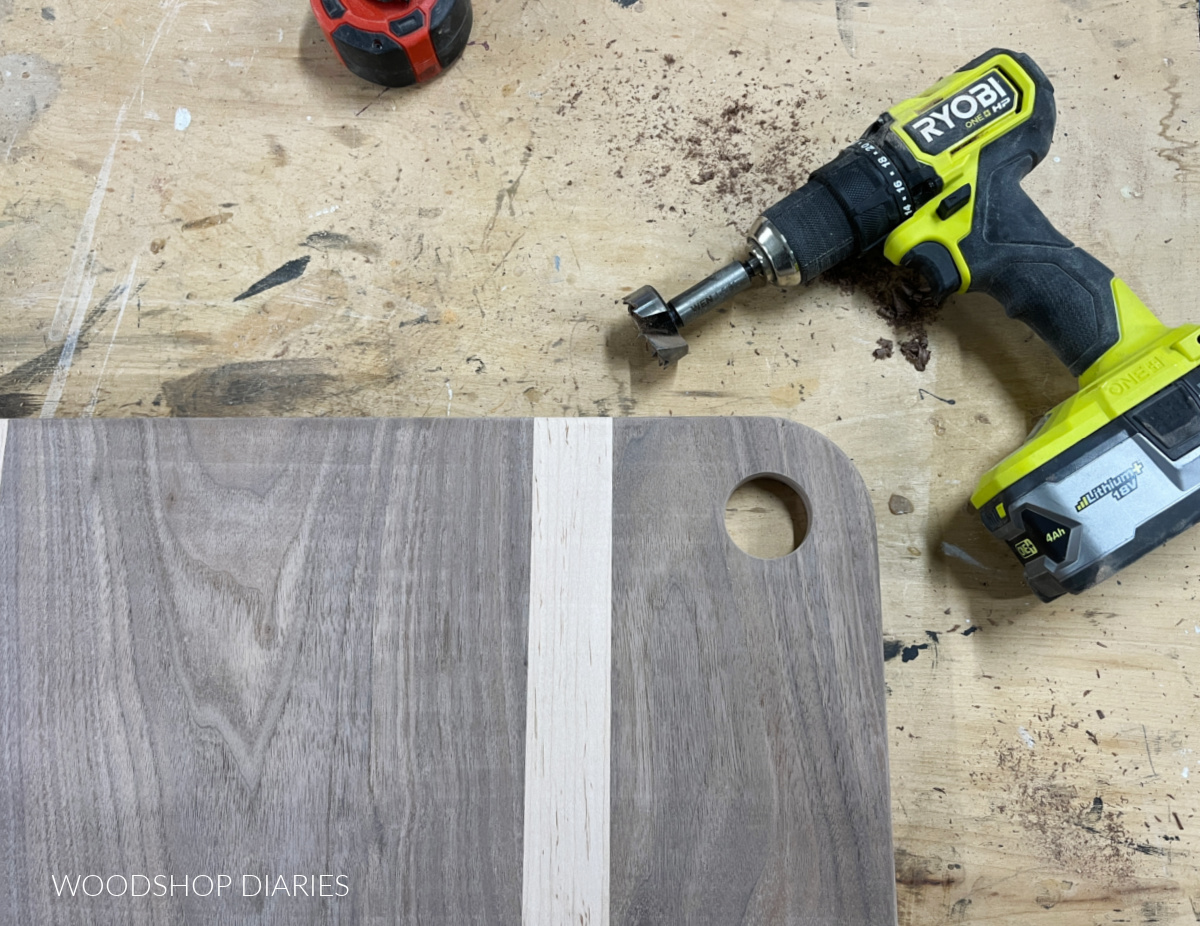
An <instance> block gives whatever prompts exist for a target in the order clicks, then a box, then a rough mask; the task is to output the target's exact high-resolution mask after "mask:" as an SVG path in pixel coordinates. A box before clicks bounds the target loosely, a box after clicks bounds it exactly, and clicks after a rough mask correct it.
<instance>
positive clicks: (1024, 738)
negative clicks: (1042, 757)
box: [1017, 727, 1037, 749]
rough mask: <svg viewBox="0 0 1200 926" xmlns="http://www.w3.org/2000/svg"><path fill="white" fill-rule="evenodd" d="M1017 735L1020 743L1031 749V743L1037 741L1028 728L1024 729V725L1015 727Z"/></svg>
mask: <svg viewBox="0 0 1200 926" xmlns="http://www.w3.org/2000/svg"><path fill="white" fill-rule="evenodd" d="M1017 735H1018V736H1020V737H1021V742H1022V743H1024V744H1025V745H1026V746H1028V747H1029V748H1030V749H1032V748H1033V744H1034V743H1035V742H1037V741H1036V740H1035V739H1034V738H1033V734H1031V733H1030V732H1029V731H1028V730H1026V729H1025V728H1024V727H1017Z"/></svg>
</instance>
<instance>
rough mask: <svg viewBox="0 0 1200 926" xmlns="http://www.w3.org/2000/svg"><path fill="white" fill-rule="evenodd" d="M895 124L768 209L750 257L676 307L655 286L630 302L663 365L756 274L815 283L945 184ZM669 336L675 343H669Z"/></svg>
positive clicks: (879, 126)
mask: <svg viewBox="0 0 1200 926" xmlns="http://www.w3.org/2000/svg"><path fill="white" fill-rule="evenodd" d="M890 127H891V123H890V122H889V121H888V120H887V119H886V117H881V118H880V119H879V120H878V121H877V122H876V123H875V124H874V125H873V126H871V128H870V129H868V130H867V133H866V134H865V135H864V136H863V137H862V138H861V139H859V141H857V142H855V143H854V144H853V145H851V146H850V147H849V148H847V149H846V150H844V151H843V152H842V153H841V154H839V155H838V156H837V157H836V158H835V159H834V160H832V161H831V162H830V163H828V164H826V165H825V166H823V167H821V168H818V169H817V170H815V171H813V174H812V176H811V177H810V178H809V181H808V182H807V183H805V184H804V185H803V186H802V187H800V188H799V189H798V190H796V191H795V192H793V193H790V194H788V195H787V196H785V197H784V198H783V199H782V200H780V201H779V202H777V203H776V204H775V205H773V206H771V208H769V209H767V210H766V212H764V213H763V214H762V215H761V216H760V217H759V218H758V220H757V221H756V222H755V223H754V225H753V227H752V228H751V230H750V234H749V236H748V241H747V244H748V246H749V251H750V256H749V258H748V259H747V260H746V261H734V262H733V263H731V264H729V265H727V266H726V267H723V268H722V269H721V270H718V271H717V272H716V273H714V274H713V275H712V276H710V277H708V278H707V279H705V280H703V281H701V282H700V283H698V284H696V285H695V286H693V287H692V288H691V289H688V290H687V291H685V292H684V293H682V294H680V295H679V296H676V297H675V298H674V299H672V300H671V302H670V303H669V304H668V303H664V302H663V301H662V299H661V297H658V298H657V302H654V300H650V301H649V302H647V297H645V295H644V290H645V289H648V287H644V288H643V290H638V292H637V293H634V294H633V295H631V296H630V297H628V298H627V299H626V300H625V302H626V303H627V304H628V305H629V307H630V314H632V315H633V317H634V320H635V321H636V322H637V324H638V327H639V328H640V329H641V330H642V334H643V335H644V336H646V339H647V341H648V342H649V343H650V345H651V347H652V349H654V351H655V355H656V356H657V357H658V359H659V360H660V361H661V362H662V363H664V364H666V363H670V362H671V361H672V360H676V359H678V358H680V357H682V356H683V355H684V354H686V353H687V344H686V342H685V341H684V340H683V337H682V335H680V334H679V329H680V328H681V327H683V326H684V325H688V324H690V323H692V322H693V321H694V320H695V319H696V318H698V317H699V316H700V315H702V314H703V313H705V312H707V311H709V310H711V309H713V308H715V307H716V306H717V305H719V304H720V303H722V302H724V301H725V300H727V299H729V298H731V297H732V296H735V295H736V294H737V293H739V292H741V291H742V290H744V289H746V288H747V287H748V286H750V284H751V283H752V282H753V281H754V279H755V278H756V277H758V276H764V277H766V278H767V279H768V280H770V281H771V282H772V283H774V284H775V285H776V286H791V285H794V284H797V283H808V282H810V281H811V280H814V279H816V278H817V277H818V276H820V275H821V274H822V273H824V272H825V271H826V270H829V269H830V268H832V267H835V266H836V265H838V264H840V263H842V262H843V261H844V260H847V259H848V258H851V257H857V256H859V255H860V254H863V253H865V252H866V251H868V250H870V249H871V248H873V247H875V246H876V245H878V244H879V243H880V242H882V241H883V240H884V238H886V237H887V236H888V234H889V233H890V232H891V231H892V230H893V229H895V228H896V227H897V226H899V225H900V224H902V223H903V222H904V221H905V220H906V219H907V218H908V217H909V216H911V215H912V214H913V212H914V210H915V209H917V208H918V207H919V206H921V205H922V204H923V203H924V202H925V201H927V200H928V199H929V197H930V196H932V195H933V194H934V193H935V192H936V191H937V190H938V189H940V183H939V181H938V178H937V176H936V174H930V172H929V171H928V170H922V169H921V167H920V166H919V165H918V164H917V162H916V161H915V160H914V159H913V158H912V157H911V155H909V154H907V153H906V152H903V151H900V150H896V145H895V144H894V143H892V142H889V141H888V138H887V136H888V134H889V132H890ZM639 294H641V298H640V299H639V298H635V297H638V296H639ZM654 295H655V297H657V293H655V294H654ZM651 305H653V306H654V307H653V308H651V307H650V306H651ZM666 309H671V310H672V311H665V310H666ZM651 319H652V320H653V321H652V322H651V321H650V320H651ZM648 331H650V332H651V333H652V334H653V335H654V337H650V336H648V335H647V332H648ZM664 337H666V338H669V341H667V342H662V338H664ZM658 343H663V349H661V350H660V349H659V348H658V347H657V346H656V344H658Z"/></svg>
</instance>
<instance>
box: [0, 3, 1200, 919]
mask: <svg viewBox="0 0 1200 926" xmlns="http://www.w3.org/2000/svg"><path fill="white" fill-rule="evenodd" d="M473 4H474V9H475V29H474V33H473V37H472V40H473V42H474V44H472V45H471V46H470V47H468V49H467V50H466V53H465V54H464V56H463V58H462V60H461V61H460V62H459V63H458V64H456V65H455V66H454V67H453V68H452V69H451V70H449V71H447V72H446V74H445V75H443V77H442V78H441V79H439V80H438V81H436V82H434V83H432V84H430V85H428V86H426V87H423V88H421V89H420V90H419V91H416V92H411V93H410V92H403V91H398V90H389V91H386V92H382V93H381V92H380V90H379V89H378V88H375V87H373V86H371V85H368V84H366V83H363V82H361V81H359V80H357V79H356V78H354V77H353V76H352V75H350V74H349V73H348V72H347V71H346V70H345V69H344V68H343V67H342V66H341V65H340V64H339V63H338V62H337V61H336V60H335V59H334V58H333V56H332V53H331V51H330V49H329V47H328V45H327V44H326V43H325V41H324V39H323V37H322V36H321V35H320V33H319V32H318V30H317V29H316V27H315V23H314V21H313V19H312V15H311V13H310V12H309V10H308V8H307V6H306V4H305V3H304V2H303V0H298V2H292V3H287V4H282V3H270V4H256V5H237V4H217V3H213V2H206V3H195V2H186V3H185V2H180V0H170V2H166V3H156V2H150V0H110V2H106V3H103V4H63V3H59V2H57V0H36V2H35V0H0V417H4V416H12V417H18V416H37V415H40V414H42V413H43V412H44V411H46V410H47V408H49V409H50V411H52V412H53V414H55V415H60V416H91V415H94V416H97V417H110V418H111V417H119V418H126V417H142V416H168V415H175V416H250V415H253V416H281V415H284V416H319V415H346V416H368V415H375V416H429V417H441V416H452V417H458V416H471V417H477V416H486V415H513V416H524V415H540V416H550V415H553V416H591V415H601V416H603V415H612V416H666V415H675V416H686V415H719V416H726V415H732V414H738V415H776V416H783V417H786V418H788V419H791V420H793V421H796V422H800V423H803V424H806V425H809V426H811V427H814V428H816V429H817V430H818V431H820V432H821V433H823V434H825V435H827V436H828V437H830V438H832V439H833V440H834V441H835V442H836V443H837V444H838V446H840V447H842V448H843V449H844V450H845V451H846V452H847V454H849V456H850V457H851V458H852V459H853V460H854V462H855V465H856V466H857V467H858V469H859V471H860V472H861V473H862V474H863V477H864V479H865V481H866V484H867V487H868V490H869V493H870V497H871V502H872V505H873V507H874V511H875V515H876V523H877V527H878V534H879V542H880V564H881V578H882V582H881V589H882V596H883V614H884V626H885V637H886V639H887V647H888V648H887V653H888V654H889V655H890V658H889V659H888V661H887V662H886V664H885V673H886V680H887V692H888V714H889V737H890V743H889V746H890V749H889V753H890V762H891V769H892V792H891V793H892V811H893V819H894V823H895V836H896V845H897V847H898V850H899V854H898V858H899V859H900V864H899V867H898V870H897V878H898V889H899V895H898V902H899V915H900V920H901V922H902V923H903V924H904V926H943V924H958V923H960V922H971V921H980V922H983V921H986V922H988V923H989V924H997V926H1029V924H1042V923H1045V924H1052V926H1097V924H1099V926H1109V924H1115V923H1132V924H1134V926H1150V924H1154V926H1161V924H1168V926H1192V924H1194V923H1195V919H1196V914H1195V910H1196V909H1200V864H1198V863H1197V859H1198V858H1200V854H1198V853H1200V814H1198V812H1200V802H1198V800H1197V796H1196V792H1195V791H1194V790H1193V789H1194V786H1195V782H1196V767H1197V761H1196V754H1195V750H1196V749H1197V743H1196V732H1195V731H1196V730H1198V729H1200V700H1198V699H1197V698H1196V697H1195V695H1196V694H1197V693H1198V692H1197V689H1196V684H1197V679H1196V668H1197V664H1196V659H1197V646H1198V645H1200V637H1198V636H1197V631H1196V627H1198V626H1200V621H1198V620H1197V619H1196V617H1197V615H1196V613H1195V611H1196V602H1195V594H1196V582H1197V580H1196V578H1195V572H1196V569H1197V566H1196V557H1197V548H1198V545H1200V544H1198V541H1197V539H1196V537H1195V536H1194V532H1193V534H1192V535H1185V536H1183V537H1181V538H1179V539H1177V540H1176V541H1174V542H1172V543H1171V544H1168V545H1167V546H1166V547H1165V548H1164V549H1162V550H1159V551H1156V552H1155V553H1153V554H1151V555H1150V556H1148V557H1146V558H1145V559H1144V560H1142V561H1141V562H1139V563H1138V564H1137V565H1136V566H1135V567H1133V568H1131V569H1128V570H1126V571H1125V572H1124V573H1123V574H1122V575H1120V576H1118V577H1116V579H1114V580H1112V581H1110V582H1108V583H1105V584H1104V585H1102V586H1100V587H1098V588H1096V589H1094V590H1092V591H1090V592H1088V593H1087V594H1086V595H1085V596H1083V597H1081V598H1071V599H1067V600H1062V601H1058V602H1055V603H1054V604H1052V605H1048V606H1047V605H1042V604H1039V603H1038V602H1037V601H1036V599H1034V598H1033V596H1032V595H1030V594H1029V593H1028V591H1027V589H1026V588H1025V587H1024V585H1023V584H1022V582H1021V578H1020V569H1019V566H1018V564H1017V563H1016V561H1015V559H1014V558H1013V557H1012V556H1011V554H1010V553H1009V551H1008V550H1006V549H1005V548H1004V547H1003V546H1002V545H998V544H996V542H995V541H994V540H993V539H992V538H991V537H990V536H989V535H988V534H987V533H986V532H985V531H984V530H983V529H982V528H981V526H980V524H979V521H978V516H977V514H976V513H975V512H974V511H972V510H971V509H970V508H969V507H968V505H967V499H968V496H969V495H970V493H971V490H972V488H973V487H974V485H975V482H976V480H977V479H978V477H979V475H980V474H981V473H982V472H983V471H985V470H986V469H987V468H988V467H990V466H991V465H992V464H993V463H995V462H996V461H997V460H998V459H999V458H1000V457H1001V456H1003V455H1004V454H1006V453H1008V452H1009V451H1010V450H1012V449H1013V448H1015V447H1016V446H1017V445H1018V444H1019V443H1020V442H1021V440H1023V438H1024V437H1025V435H1026V434H1027V433H1028V431H1029V429H1030V427H1032V425H1033V424H1034V423H1035V422H1036V421H1037V420H1038V418H1039V417H1040V416H1041V415H1042V414H1043V413H1044V412H1045V411H1046V410H1047V409H1048V408H1049V407H1050V406H1052V405H1053V404H1055V403H1056V402H1058V401H1060V400H1062V399H1063V398H1065V397H1066V396H1067V395H1069V394H1070V393H1071V392H1072V391H1073V390H1074V389H1075V385H1076V384H1075V382H1074V381H1073V380H1072V379H1071V378H1070V377H1069V376H1068V375H1067V374H1066V372H1065V371H1064V370H1063V368H1062V367H1061V365H1060V364H1059V363H1058V362H1057V361H1056V360H1055V358H1054V357H1053V355H1052V354H1051V353H1050V351H1048V350H1046V349H1045V348H1044V347H1043V346H1042V345H1041V344H1040V343H1039V342H1038V341H1037V340H1036V339H1034V338H1032V337H1031V336H1030V334H1029V332H1028V330H1027V329H1026V328H1024V327H1023V326H1022V325H1020V324H1017V323H1014V322H1012V321H1010V320H1008V319H1006V318H1005V317H1004V314H1003V311H1002V310H1001V309H1000V307H999V306H997V305H996V304H995V303H994V302H992V301H991V300H989V299H986V298H983V297H977V296H965V297H955V298H952V299H951V300H949V301H948V303H947V305H946V306H945V308H944V309H943V311H942V313H941V315H940V316H939V317H938V318H937V319H936V320H935V321H933V322H931V323H930V325H929V327H928V337H929V347H930V350H931V351H932V358H931V360H930V362H929V365H928V367H927V368H926V369H925V370H924V371H923V372H917V371H916V370H915V369H914V368H913V367H912V366H910V365H908V364H906V363H905V362H904V361H903V360H902V359H901V358H900V356H899V355H898V354H897V355H894V356H893V357H891V358H890V359H887V360H876V359H874V357H873V356H872V354H873V351H874V350H875V349H876V346H877V344H876V342H877V339H878V338H881V337H884V338H892V339H897V340H898V339H899V338H900V337H907V336H908V335H907V334H905V333H904V332H899V333H898V332H896V331H894V330H893V329H892V328H891V327H890V326H889V325H888V323H887V322H885V321H884V320H883V319H882V318H880V317H879V316H878V314H877V307H878V306H877V303H876V301H875V300H873V299H872V298H871V296H870V293H869V287H863V286H861V285H855V284H853V283H852V282H839V281H835V280H826V281H818V282H817V283H814V284H812V285H810V286H807V287H804V288H802V289H794V290H791V291H788V292H787V293H777V292H775V291H774V290H771V289H756V290H752V291H749V292H747V293H744V294H742V295H741V296H739V297H738V298H736V299H735V300H733V301H732V302H731V303H730V304H729V306H728V307H727V308H726V310H725V311H724V312H723V313H722V314H720V315H719V316H716V317H714V318H712V319H711V321H710V322H708V323H705V324H703V325H702V326H701V327H700V328H699V329H698V330H697V333H696V336H695V337H694V338H693V339H692V351H693V353H692V355H691V356H689V357H688V358H687V359H686V360H685V361H684V362H683V363H682V364H680V365H679V366H678V367H677V368H675V369H673V370H668V371H661V370H659V369H658V368H657V366H656V365H654V364H653V362H652V361H650V360H649V359H648V358H647V357H646V355H645V352H644V351H643V350H642V349H641V348H640V347H639V345H637V344H636V342H635V339H634V337H633V333H632V330H631V328H630V326H629V323H628V321H627V319H626V318H625V313H624V307H623V306H621V305H619V304H618V303H617V300H618V298H619V297H620V296H621V295H623V294H624V293H627V292H629V291H630V290H632V289H633V288H636V287H638V286H640V285H642V284H645V283H651V284H654V285H655V286H657V287H659V288H660V289H661V290H662V291H663V292H664V295H667V296H669V295H672V294H673V293H675V292H678V291H681V290H682V289H683V288H684V287H686V286H688V285H690V284H691V283H693V282H695V281H696V280H698V279H700V278H701V277H703V276H705V275H706V274H708V273H710V272H711V271H712V270H713V269H715V268H716V267H718V266H720V263H721V262H724V261H726V260H728V259H730V258H732V257H733V256H735V252H736V251H737V250H738V249H739V248H740V247H741V242H742V240H743V233H744V232H745V230H746V229H747V227H748V226H749V224H750V223H751V222H752V221H753V219H754V217H755V216H756V215H758V214H759V212H761V211H762V210H763V209H764V208H766V207H767V206H769V205H770V204H771V203H772V202H774V201H775V200H776V199H777V198H779V197H780V196H781V195H782V194H783V193H785V192H787V190H788V189H789V188H790V186H791V185H793V184H795V183H798V182H800V181H802V180H803V179H804V178H805V176H806V175H807V174H808V172H809V171H810V170H812V169H813V168H814V167H816V166H817V165H819V164H821V163H824V162H825V161H827V160H828V159H829V158H830V157H831V156H832V155H833V154H834V153H835V152H836V151H837V150H839V149H840V148H841V147H842V145H844V144H845V143H847V142H848V141H849V140H851V139H852V138H854V137H857V135H858V134H860V133H861V132H862V131H863V129H864V128H865V127H866V126H867V125H869V124H870V122H871V121H872V120H873V119H874V118H875V117H876V116H877V115H878V114H879V113H880V112H881V111H882V110H883V109H885V108H886V107H887V106H888V105H890V104H891V103H893V102H895V101H896V100H897V99H898V98H900V97H903V96H907V95H909V94H911V93H914V92H917V91H919V90H921V89H923V88H925V87H927V86H928V85H929V84H931V83H932V82H933V81H934V80H935V79H937V78H938V77H940V76H942V75H944V74H946V73H949V72H950V71H953V70H954V69H956V68H958V67H961V66H962V64H964V63H965V62H967V61H969V60H971V58H973V57H975V56H976V55H978V54H979V53H981V52H982V51H984V50H986V49H988V48H991V47H993V46H995V45H1006V46H1008V47H1011V48H1015V49H1019V50H1021V51H1025V52H1027V53H1029V54H1030V55H1032V56H1033V58H1034V59H1035V60H1036V61H1037V62H1038V63H1039V65H1040V66H1041V67H1042V68H1043V69H1044V70H1045V71H1046V73H1047V74H1048V76H1049V77H1050V79H1051V81H1052V82H1053V84H1054V86H1055V91H1056V100H1057V103H1058V129H1057V131H1056V133H1055V140H1054V147H1053V149H1052V150H1051V152H1050V156H1049V157H1047V158H1046V159H1045V160H1044V161H1043V163H1041V164H1040V165H1039V166H1038V167H1037V169H1036V170H1035V171H1034V172H1033V173H1032V174H1031V175H1030V177H1029V179H1028V180H1027V181H1026V182H1025V185H1024V187H1025V190H1026V191H1027V192H1028V193H1029V194H1030V196H1031V197H1032V198H1033V199H1034V201H1035V202H1036V203H1037V204H1038V205H1039V207H1040V208H1041V209H1042V210H1043V211H1044V212H1045V214H1046V215H1047V216H1048V217H1049V218H1050V219H1051V220H1052V221H1053V222H1054V223H1055V225H1056V226H1057V227H1058V228H1059V229H1060V230H1061V231H1062V232H1063V233H1064V234H1065V235H1066V236H1067V237H1068V238H1070V239H1071V240H1073V241H1074V242H1076V243H1077V244H1079V245H1081V246H1082V247H1084V248H1086V249H1087V250H1089V251H1090V252H1092V253H1093V254H1095V255H1096V256H1097V257H1098V258H1099V259H1100V260H1102V261H1103V262H1105V263H1106V264H1108V265H1109V266H1110V267H1112V268H1113V269H1114V271H1116V273H1117V274H1118V275H1119V276H1121V277H1122V278H1123V279H1125V280H1126V281H1127V282H1128V283H1129V284H1130V286H1131V287H1132V288H1133V290H1134V291H1135V292H1136V293H1137V294H1138V295H1139V296H1140V297H1141V298H1142V299H1143V300H1144V301H1145V302H1146V304H1147V305H1149V306H1150V307H1151V308H1152V309H1153V310H1154V311H1155V312H1156V313H1157V314H1158V315H1159V316H1160V317H1161V318H1162V319H1163V321H1164V322H1166V323H1167V324H1169V325H1178V324H1182V323H1184V322H1189V321H1195V320H1196V318H1197V315H1198V314H1200V313H1197V310H1196V299H1195V292H1196V287H1197V277H1196V274H1197V270H1196V268H1195V262H1194V260H1192V255H1193V254H1194V252H1195V248H1196V244H1197V242H1198V241H1200V197H1197V196H1196V195H1194V191H1195V189H1196V182H1197V178H1200V135H1198V134H1197V126H1198V125H1200V122H1198V121H1197V119H1196V118H1195V113H1196V112H1197V111H1198V110H1200V64H1198V58H1197V56H1198V55H1200V34H1198V29H1197V25H1198V23H1197V14H1198V7H1197V3H1196V0H994V2H991V3H986V4H984V3H970V4H964V3H951V2H948V0H888V2H887V3H883V2H878V0H755V2H753V3H741V4H736V5H735V4H730V3H720V2H717V0H691V2H688V3H686V4H685V3H682V2H679V0H638V2H628V0H620V2H613V0H556V2H554V3H548V2H540V3H539V2H535V0H473ZM185 111H186V113H185ZM726 114H728V116H727V115H726ZM185 122H186V126H185V127H183V128H176V126H177V125H184V123H185ZM726 158H727V159H726ZM710 172H711V177H709V174H710ZM706 177H708V179H705V178H706ZM305 258H307V262H304V259H305ZM297 261H300V262H302V265H301V266H299V267H298V268H297V265H296V262H297ZM285 267H292V268H293V269H292V270H291V271H289V272H288V273H282V274H278V273H277V271H280V270H282V269H283V268H285ZM296 269H299V270H300V271H301V272H300V275H299V276H294V277H293V276H291V274H293V273H295V270H296ZM285 278H286V279H285ZM264 279H266V280H271V279H274V280H275V281H277V282H278V285H274V286H272V287H271V288H269V289H262V290H261V291H260V292H258V293H257V294H256V295H253V296H249V297H247V298H244V299H241V300H239V301H235V298H236V297H237V296H239V295H241V294H243V293H245V292H247V291H248V290H249V289H251V288H252V287H253V286H254V285H255V284H256V283H257V282H258V281H260V280H264ZM72 329H74V334H73V336H72ZM68 347H69V349H68ZM55 381H57V382H59V383H60V384H61V393H59V392H58V387H54V388H53V390H52V383H54V382H55ZM951 401H953V403H954V404H950V402H951ZM1097 673H1099V674H1097ZM1185 773H1186V774H1185Z"/></svg>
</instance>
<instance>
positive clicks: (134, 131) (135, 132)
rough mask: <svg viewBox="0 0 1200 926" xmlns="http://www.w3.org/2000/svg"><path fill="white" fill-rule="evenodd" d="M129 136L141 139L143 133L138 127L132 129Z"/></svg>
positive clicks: (135, 139) (136, 139) (137, 139)
mask: <svg viewBox="0 0 1200 926" xmlns="http://www.w3.org/2000/svg"><path fill="white" fill-rule="evenodd" d="M129 137H130V138H132V139H133V140H134V141H141V140H142V133H141V132H139V131H138V130H137V129H130V131H129Z"/></svg>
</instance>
